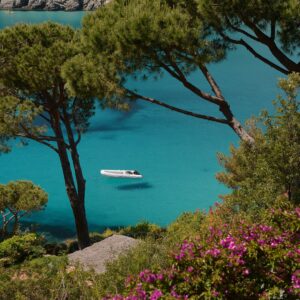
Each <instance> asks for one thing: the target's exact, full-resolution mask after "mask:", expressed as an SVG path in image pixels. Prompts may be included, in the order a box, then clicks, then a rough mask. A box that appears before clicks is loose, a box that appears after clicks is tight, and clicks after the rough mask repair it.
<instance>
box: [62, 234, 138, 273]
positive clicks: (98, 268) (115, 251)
mask: <svg viewBox="0 0 300 300" xmlns="http://www.w3.org/2000/svg"><path fill="white" fill-rule="evenodd" d="M138 243H139V241H138V240H135V239H133V238H130V237H127V236H124V235H113V236H111V237H109V238H107V239H105V240H103V241H101V242H98V243H95V244H93V245H92V246H90V247H87V248H85V249H83V250H81V251H76V252H73V253H71V254H69V255H68V259H69V263H70V264H71V265H76V263H79V264H80V265H82V266H83V267H84V269H85V270H88V269H94V270H95V272H97V273H103V272H105V266H106V264H107V263H108V262H110V261H112V260H114V259H116V258H117V257H118V256H119V255H120V254H122V253H124V252H125V251H127V250H128V249H130V248H132V247H134V246H136V245H137V244H138Z"/></svg>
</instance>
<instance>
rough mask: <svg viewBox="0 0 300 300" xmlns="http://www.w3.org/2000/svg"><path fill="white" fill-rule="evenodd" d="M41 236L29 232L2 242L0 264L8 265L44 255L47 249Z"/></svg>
mask: <svg viewBox="0 0 300 300" xmlns="http://www.w3.org/2000/svg"><path fill="white" fill-rule="evenodd" d="M43 243H44V240H43V238H41V237H40V236H38V235H36V234H34V233H29V234H24V235H16V236H13V237H11V238H9V239H6V240H5V241H3V242H1V243H0V265H2V266H8V265H12V264H16V263H20V262H23V261H24V260H30V259H32V258H35V257H39V256H42V255H43V254H44V253H45V251H44V248H43V247H42V245H43Z"/></svg>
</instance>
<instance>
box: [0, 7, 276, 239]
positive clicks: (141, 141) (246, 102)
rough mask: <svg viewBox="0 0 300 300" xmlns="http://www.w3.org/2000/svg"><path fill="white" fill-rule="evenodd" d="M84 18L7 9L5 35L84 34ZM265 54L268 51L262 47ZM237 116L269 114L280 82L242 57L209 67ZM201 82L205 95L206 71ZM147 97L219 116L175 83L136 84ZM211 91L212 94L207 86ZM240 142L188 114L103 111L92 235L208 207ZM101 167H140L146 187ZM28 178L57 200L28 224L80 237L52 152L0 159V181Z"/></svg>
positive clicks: (2, 14) (88, 145) (91, 164)
mask: <svg viewBox="0 0 300 300" xmlns="http://www.w3.org/2000/svg"><path fill="white" fill-rule="evenodd" d="M84 14H85V13H83V12H22V11H17V12H13V13H8V12H6V11H0V28H3V27H6V26H12V25H13V24H15V23H18V22H34V23H37V22H42V21H46V20H52V21H55V22H60V23H64V24H69V25H71V26H74V27H79V26H80V22H81V19H82V17H83V16H84ZM262 51H265V49H262ZM209 69H210V70H211V72H212V74H213V75H214V76H215V78H216V79H217V81H218V82H219V85H220V87H221V89H222V90H223V93H224V95H225V96H226V98H227V99H228V100H229V101H230V103H231V106H232V109H233V111H234V113H235V115H236V117H237V118H239V119H240V120H242V121H244V120H246V119H247V118H249V117H250V116H251V115H254V114H257V113H258V112H259V111H260V110H261V109H263V108H271V100H272V99H274V98H275V95H276V94H277V93H278V88H277V86H276V82H277V78H278V77H280V76H281V75H280V74H279V73H277V72H275V71H273V70H271V69H270V68H268V67H267V66H265V65H264V64H262V63H260V62H258V61H257V60H256V59H255V58H253V57H252V56H250V54H249V53H247V52H246V51H245V50H244V49H238V50H236V51H235V52H232V53H230V54H229V55H228V58H227V59H226V60H225V61H224V62H222V63H220V64H217V65H212V66H209ZM192 79H193V81H194V82H195V83H197V84H199V85H202V86H203V87H205V88H207V86H206V84H205V83H204V81H203V78H202V77H201V75H200V74H199V73H195V74H193V75H192ZM130 85H132V86H135V87H136V88H137V89H138V90H139V91H140V92H143V93H145V94H147V95H149V96H155V97H156V98H159V99H161V100H165V101H167V102H169V103H171V104H175V105H177V106H180V107H184V108H188V109H194V110H195V111H198V112H199V113H201V112H204V111H206V112H209V113H211V114H213V113H215V114H216V115H218V112H217V111H216V109H215V108H214V107H213V106H211V105H209V104H206V103H202V102H201V101H200V100H199V99H197V97H195V96H194V95H193V94H191V93H190V92H188V91H186V90H185V89H184V88H183V87H181V86H180V84H178V83H177V82H176V81H174V80H173V79H172V78H170V77H169V76H165V77H164V78H163V79H162V80H159V81H148V82H134V81H131V82H130ZM207 89H208V88H207ZM230 143H234V144H236V143H237V137H236V136H235V134H234V133H233V132H232V131H231V129H230V128H229V127H228V128H227V127H226V126H225V125H221V124H215V123H209V122H206V121H202V120H198V119H194V118H191V117H187V116H184V115H180V114H177V113H174V112H171V111H168V110H165V109H164V108H161V107H157V106H154V105H151V104H147V103H143V102H137V103H136V104H135V106H134V108H133V109H132V111H130V112H128V113H124V112H116V111H110V110H105V111H102V110H100V109H98V110H97V113H96V115H95V117H94V118H93V119H92V121H91V127H90V130H89V131H88V132H87V133H86V134H85V136H84V138H83V140H82V142H81V145H80V149H79V151H80V156H81V160H82V165H83V171H84V173H85V177H86V179H87V195H86V207H87V214H88V219H89V223H90V229H91V230H103V228H105V227H114V226H124V225H129V224H135V223H137V222H138V221H141V220H148V221H150V222H155V223H157V224H160V225H166V224H168V223H170V222H171V221H172V220H174V219H175V218H176V217H177V216H178V215H179V214H180V213H182V212H184V211H191V210H196V209H208V208H209V206H211V205H212V204H213V203H214V202H216V201H218V195H219V194H222V193H225V192H226V188H225V187H224V186H222V185H221V184H219V183H218V182H217V181H216V180H215V173H216V172H217V171H218V170H220V166H219V165H218V162H217V159H216V153H217V152H219V151H221V152H228V147H229V145H230ZM100 169H137V170H139V171H140V172H141V173H142V174H143V175H144V178H143V179H142V180H139V181H133V180H128V179H125V180H121V179H109V178H104V177H101V176H100V174H99V170H100ZM17 179H29V180H32V181H34V182H35V183H36V184H39V185H40V186H42V187H43V188H44V189H45V190H46V191H47V192H48V193H49V203H48V206H47V208H46V210H45V211H43V212H41V213H38V214H35V215H34V216H32V217H31V218H30V219H27V221H28V222H36V223H38V224H40V225H39V228H40V230H41V231H43V232H45V233H48V234H49V235H51V236H52V237H55V238H65V237H70V236H72V235H74V230H73V228H74V226H73V217H72V215H71V210H70V207H69V203H68V200H67V197H66V194H65V189H64V183H63V178H62V172H61V169H60V165H59V162H58V159H57V157H56V155H55V154H54V153H52V152H51V151H50V150H48V149H46V148H45V147H44V146H40V145H38V144H35V143H31V144H30V145H29V146H27V147H18V148H14V150H13V151H12V152H11V153H10V154H5V155H1V156H0V182H1V183H6V182H8V181H10V180H17Z"/></svg>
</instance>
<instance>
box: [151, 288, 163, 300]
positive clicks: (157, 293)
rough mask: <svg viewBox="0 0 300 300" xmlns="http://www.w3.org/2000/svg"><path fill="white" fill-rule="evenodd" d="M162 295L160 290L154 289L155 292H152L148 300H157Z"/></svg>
mask: <svg viewBox="0 0 300 300" xmlns="http://www.w3.org/2000/svg"><path fill="white" fill-rule="evenodd" d="M162 295H163V293H162V292H161V291H160V290H158V289H156V290H154V291H153V292H152V294H151V296H150V300H157V299H159V298H160V297H161V296H162Z"/></svg>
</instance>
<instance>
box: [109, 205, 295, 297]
mask: <svg viewBox="0 0 300 300" xmlns="http://www.w3.org/2000/svg"><path fill="white" fill-rule="evenodd" d="M214 214H215V211H212V212H210V213H209V215H208V220H212V219H213V215H214ZM217 223H218V222H217ZM127 287H128V291H127V293H126V294H125V295H116V296H109V297H107V298H106V299H114V300H122V299H127V300H139V299H141V300H142V299H151V300H156V299H188V298H192V299H299V297H300V208H296V209H294V210H289V211H288V210H281V209H277V210H274V209H273V210H272V211H270V213H269V218H267V219H266V223H265V224H255V223H250V222H249V221H245V220H243V219H240V220H236V221H235V223H234V224H226V223H225V222H224V223H223V224H219V223H218V224H217V225H214V224H212V226H210V227H209V228H208V231H207V232H205V233H203V234H200V235H199V237H197V238H196V239H194V240H190V241H189V240H185V241H184V242H183V243H182V244H181V245H180V247H179V249H178V250H177V251H176V252H175V253H174V254H173V265H172V267H171V268H169V269H167V270H160V271H155V272H152V271H151V270H144V271H143V272H141V273H140V274H139V276H138V277H134V276H133V277H129V278H128V280H127Z"/></svg>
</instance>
